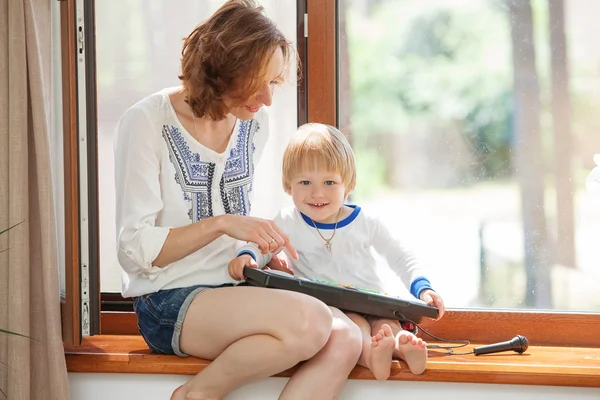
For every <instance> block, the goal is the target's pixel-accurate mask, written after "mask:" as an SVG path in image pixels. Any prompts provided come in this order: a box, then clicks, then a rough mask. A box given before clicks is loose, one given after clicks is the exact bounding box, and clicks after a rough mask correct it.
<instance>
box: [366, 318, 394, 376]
mask: <svg viewBox="0 0 600 400" xmlns="http://www.w3.org/2000/svg"><path fill="white" fill-rule="evenodd" d="M371 340H372V342H371V349H370V352H369V354H368V355H367V357H366V358H365V362H366V363H367V366H368V367H369V369H370V370H371V372H372V373H373V375H375V379H377V380H386V379H387V378H389V377H390V369H391V367H392V354H393V352H394V346H395V344H396V341H395V340H394V335H393V334H392V328H391V327H390V326H389V325H388V324H383V325H381V329H380V330H379V332H377V334H376V335H375V336H373V337H372V338H371Z"/></svg>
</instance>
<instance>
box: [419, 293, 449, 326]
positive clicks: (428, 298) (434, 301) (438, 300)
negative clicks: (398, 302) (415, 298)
mask: <svg viewBox="0 0 600 400" xmlns="http://www.w3.org/2000/svg"><path fill="white" fill-rule="evenodd" d="M420 297H421V300H423V301H424V302H425V303H427V305H429V306H434V307H437V309H438V310H439V313H438V317H437V319H440V318H442V317H443V316H444V311H445V310H446V309H445V308H444V300H442V296H440V295H439V294H437V293H436V292H434V291H433V290H431V289H425V290H423V291H422V292H421V296H420Z"/></svg>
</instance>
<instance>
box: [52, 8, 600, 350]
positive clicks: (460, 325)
mask: <svg viewBox="0 0 600 400" xmlns="http://www.w3.org/2000/svg"><path fill="white" fill-rule="evenodd" d="M74 1H75V0H66V1H61V42H62V68H63V75H62V76H63V121H64V125H63V135H64V157H65V158H64V176H65V189H64V190H65V259H66V260H67V261H66V266H65V268H66V271H65V272H66V283H67V285H66V298H65V300H64V302H63V304H62V307H61V309H62V315H63V339H64V341H65V343H66V344H69V345H71V346H74V347H77V346H79V345H80V344H81V329H80V326H79V322H80V313H81V308H80V300H81V293H80V286H79V283H80V271H79V268H80V265H79V261H80V260H79V246H80V238H79V234H78V232H79V229H80V226H79V216H78V210H79V199H78V193H79V186H78V180H77V179H78V163H77V114H76V111H77V92H76V60H75V57H76V54H75V53H74V52H75V46H74V45H73V44H75V41H76V32H75V25H74V23H71V22H74V21H75V3H74ZM91 3H92V4H93V1H92V2H91ZM297 5H298V30H297V32H298V42H299V43H300V45H299V53H300V57H301V58H303V55H304V54H305V55H306V58H305V59H303V60H302V63H303V68H302V71H303V76H302V81H301V82H302V85H300V86H299V94H298V96H299V97H298V108H299V123H302V122H304V121H307V122H322V123H327V124H330V125H337V124H338V111H337V108H338V105H337V97H338V80H337V76H338V74H337V50H338V48H337V47H338V46H337V34H338V25H339V24H338V22H339V21H338V18H337V7H338V3H337V0H298V1H297ZM303 10H305V11H306V13H307V15H308V32H309V34H308V37H307V38H306V41H304V40H305V38H304V21H305V19H304V18H303V16H304V12H301V11H303ZM304 96H305V97H304ZM303 107H305V110H302V108H303ZM304 112H305V114H304ZM301 115H305V119H304V120H303V119H302V118H300V117H301ZM96 204H97V202H96ZM95 211H96V212H97V209H96V210H95ZM96 284H97V285H98V286H99V280H96ZM98 292H99V290H98ZM128 303H131V300H130V299H123V298H122V297H120V295H117V294H111V295H110V296H105V295H102V298H101V304H102V308H103V310H102V311H101V313H100V334H130V335H137V334H139V332H138V330H137V322H136V317H135V314H134V313H133V312H132V311H128V312H123V311H119V310H121V309H122V308H120V307H121V306H123V307H125V308H127V307H129V306H128V305H127V304H128ZM111 305H112V306H111ZM422 325H423V327H424V328H425V329H427V331H430V332H431V333H433V334H435V335H436V336H440V337H442V338H445V339H448V340H458V339H468V340H471V341H474V342H480V343H490V342H497V341H504V340H508V339H510V338H511V337H513V336H515V335H516V334H525V335H526V336H527V337H528V339H529V341H530V343H531V344H536V345H554V346H582V347H598V342H597V339H596V338H595V337H594V333H595V332H599V331H600V313H571V312H560V311H539V310H482V309H451V310H449V311H448V312H447V315H446V316H444V318H443V319H442V320H440V321H437V322H436V321H429V320H427V321H424V323H423V324H422ZM423 337H424V338H426V339H427V337H426V336H423Z"/></svg>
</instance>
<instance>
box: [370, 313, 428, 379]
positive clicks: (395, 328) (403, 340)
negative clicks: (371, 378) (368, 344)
mask: <svg viewBox="0 0 600 400" xmlns="http://www.w3.org/2000/svg"><path fill="white" fill-rule="evenodd" d="M384 324H388V325H390V326H391V327H392V332H393V335H394V337H395V338H396V343H395V346H394V358H399V359H401V360H404V361H406V364H408V368H409V369H410V372H412V373H413V374H415V375H420V374H422V373H423V372H424V371H425V368H426V367H427V347H426V346H427V344H426V343H425V341H424V340H423V339H421V338H418V337H416V336H415V335H413V334H412V333H411V332H408V331H405V330H403V329H402V328H401V327H400V322H398V321H394V320H386V319H380V320H377V321H376V322H375V323H374V324H373V330H375V329H377V328H378V327H379V326H382V325H384Z"/></svg>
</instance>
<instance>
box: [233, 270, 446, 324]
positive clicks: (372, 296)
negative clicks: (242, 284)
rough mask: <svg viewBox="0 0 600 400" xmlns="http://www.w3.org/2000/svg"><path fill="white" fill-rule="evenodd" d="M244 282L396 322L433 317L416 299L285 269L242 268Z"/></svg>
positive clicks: (433, 310) (432, 310)
mask: <svg viewBox="0 0 600 400" xmlns="http://www.w3.org/2000/svg"><path fill="white" fill-rule="evenodd" d="M244 276H245V277H246V282H247V283H248V284H250V285H252V286H260V287H265V288H274V289H283V290H291V291H294V292H300V293H304V294H308V295H310V296H313V297H316V298H317V299H319V300H321V301H322V302H323V303H325V304H327V305H329V306H332V307H337V308H339V309H340V310H344V311H353V312H356V313H359V314H370V315H375V316H378V317H381V318H389V319H397V320H400V321H412V322H415V323H419V322H421V320H422V318H423V317H428V318H433V319H435V318H437V317H438V309H437V308H436V307H432V306H428V305H427V304H425V303H421V302H419V301H418V300H415V301H411V300H405V299H401V298H399V297H394V296H388V295H386V294H384V293H380V292H376V291H374V290H369V289H362V288H355V287H353V286H349V285H344V284H340V283H336V282H327V281H322V280H317V279H306V278H299V277H296V276H293V275H290V274H287V273H285V272H281V271H275V270H270V269H265V270H260V269H256V268H251V267H244Z"/></svg>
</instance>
